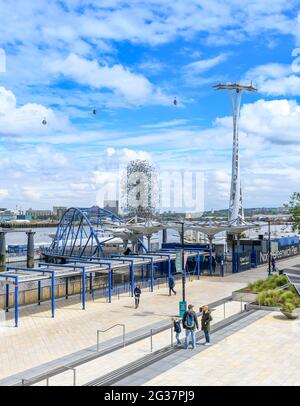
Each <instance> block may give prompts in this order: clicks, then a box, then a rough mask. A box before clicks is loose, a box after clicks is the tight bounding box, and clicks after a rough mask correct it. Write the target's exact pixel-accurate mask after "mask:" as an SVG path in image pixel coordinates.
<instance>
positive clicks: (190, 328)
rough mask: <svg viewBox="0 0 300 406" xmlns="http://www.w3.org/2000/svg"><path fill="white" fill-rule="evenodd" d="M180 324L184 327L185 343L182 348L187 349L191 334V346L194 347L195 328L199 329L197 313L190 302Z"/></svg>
mask: <svg viewBox="0 0 300 406" xmlns="http://www.w3.org/2000/svg"><path fill="white" fill-rule="evenodd" d="M182 325H183V328H184V329H185V345H184V348H185V349H187V348H188V346H189V342H190V336H192V347H193V349H195V348H196V331H195V330H196V328H197V330H199V324H198V319H197V315H196V313H195V312H194V306H193V305H192V304H189V305H188V310H187V312H185V314H184V316H183V319H182Z"/></svg>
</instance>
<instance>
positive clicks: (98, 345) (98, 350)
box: [97, 330, 99, 352]
mask: <svg viewBox="0 0 300 406" xmlns="http://www.w3.org/2000/svg"><path fill="white" fill-rule="evenodd" d="M97 352H99V330H97Z"/></svg>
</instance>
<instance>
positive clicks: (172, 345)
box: [171, 323, 174, 347]
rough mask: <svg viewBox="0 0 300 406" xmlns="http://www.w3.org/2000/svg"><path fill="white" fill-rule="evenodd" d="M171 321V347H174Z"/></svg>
mask: <svg viewBox="0 0 300 406" xmlns="http://www.w3.org/2000/svg"><path fill="white" fill-rule="evenodd" d="M173 327H174V326H173V323H171V347H174V341H173V340H174V331H173Z"/></svg>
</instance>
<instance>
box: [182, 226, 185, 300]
mask: <svg viewBox="0 0 300 406" xmlns="http://www.w3.org/2000/svg"><path fill="white" fill-rule="evenodd" d="M181 251H182V257H181V268H182V301H183V302H185V269H184V268H185V266H184V222H182V223H181Z"/></svg>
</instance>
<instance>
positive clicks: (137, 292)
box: [133, 286, 142, 309]
mask: <svg viewBox="0 0 300 406" xmlns="http://www.w3.org/2000/svg"><path fill="white" fill-rule="evenodd" d="M133 294H134V302H135V308H136V309H137V308H138V307H139V304H140V297H141V294H142V291H141V288H140V287H139V286H136V287H135V288H134V291H133Z"/></svg>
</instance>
